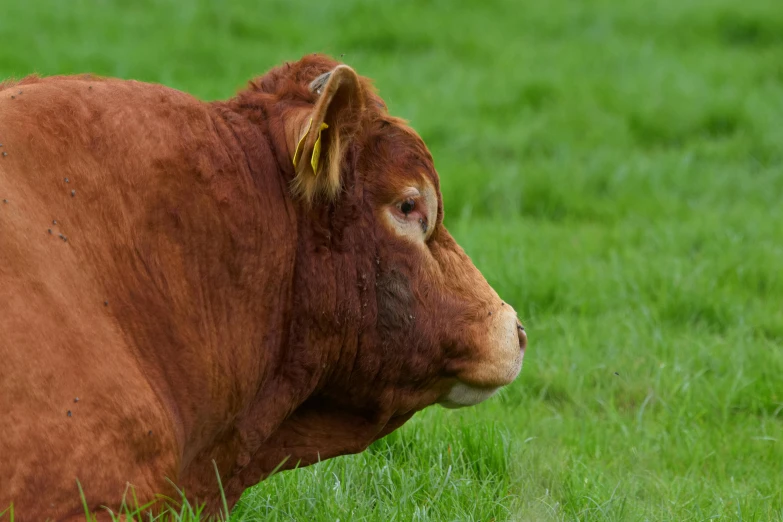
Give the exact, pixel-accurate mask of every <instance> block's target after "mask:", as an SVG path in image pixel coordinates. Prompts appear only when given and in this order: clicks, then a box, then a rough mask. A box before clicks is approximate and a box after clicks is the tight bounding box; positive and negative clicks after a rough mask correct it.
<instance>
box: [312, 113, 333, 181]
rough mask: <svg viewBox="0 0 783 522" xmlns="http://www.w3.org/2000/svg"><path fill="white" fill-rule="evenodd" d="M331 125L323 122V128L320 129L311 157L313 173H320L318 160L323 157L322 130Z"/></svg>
mask: <svg viewBox="0 0 783 522" xmlns="http://www.w3.org/2000/svg"><path fill="white" fill-rule="evenodd" d="M328 128H329V126H328V125H327V124H325V123H321V128H320V129H318V138H317V139H316V140H315V145H313V156H312V157H311V158H310V166H312V167H313V173H314V174H315V175H316V176H317V175H318V161H319V160H320V159H321V131H323V130H324V129H328Z"/></svg>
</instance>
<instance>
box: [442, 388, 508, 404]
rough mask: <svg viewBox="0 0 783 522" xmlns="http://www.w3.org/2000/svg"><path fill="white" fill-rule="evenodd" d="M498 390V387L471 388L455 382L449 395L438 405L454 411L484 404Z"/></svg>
mask: <svg viewBox="0 0 783 522" xmlns="http://www.w3.org/2000/svg"><path fill="white" fill-rule="evenodd" d="M499 389H500V387H499V386H495V387H492V388H481V387H478V386H471V385H470V384H465V383H463V382H457V383H456V384H454V386H452V387H451V390H449V393H448V394H447V395H446V397H444V398H443V399H441V400H440V401H439V402H438V404H440V405H441V406H443V407H444V408H449V409H456V408H465V407H466V406H474V405H476V404H478V403H480V402H484V401H485V400H487V399H489V398H490V397H492V396H493V395H495V393H497V391H498V390H499Z"/></svg>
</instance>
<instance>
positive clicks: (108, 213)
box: [0, 55, 526, 521]
mask: <svg viewBox="0 0 783 522" xmlns="http://www.w3.org/2000/svg"><path fill="white" fill-rule="evenodd" d="M325 73H326V74H325ZM17 89H18V90H20V91H24V93H23V94H21V95H18V96H19V98H18V99H16V98H15V99H14V100H13V102H14V103H11V100H10V99H9V94H10V93H11V92H12V91H16V90H17ZM63 114H66V115H68V116H67V117H63V116H60V115H63ZM310 120H312V121H313V122H314V123H313V124H311V123H310ZM321 122H323V123H326V124H327V127H324V129H325V130H323V131H322V134H321V135H320V138H319V135H318V134H317V129H318V128H319V127H318V124H320V123H321ZM313 129H316V130H313ZM316 141H319V142H320V146H321V149H320V153H317V151H318V147H317V146H316V145H315V142H316ZM0 142H3V143H4V150H5V151H7V152H8V153H9V155H8V156H7V157H4V158H2V159H3V161H2V162H0V192H3V194H4V195H5V194H7V195H8V196H7V197H8V199H9V201H10V203H9V204H7V205H6V208H4V209H0V210H3V211H5V212H4V213H5V214H6V216H5V221H3V220H0V234H2V235H3V237H6V238H9V239H8V241H7V242H6V243H4V244H3V245H0V277H2V278H3V279H2V280H3V281H4V284H3V286H2V288H0V302H3V303H6V304H7V306H8V308H7V310H3V313H2V314H0V335H2V337H3V338H4V339H5V343H4V344H3V345H2V347H0V359H2V360H3V361H4V365H3V367H2V369H0V407H1V408H0V410H2V411H6V412H8V413H7V421H8V422H5V423H4V425H3V427H2V428H0V454H2V455H4V456H5V455H10V456H11V459H10V465H9V466H8V468H7V469H9V470H10V474H8V473H5V474H4V475H2V476H0V509H2V508H3V504H8V503H10V502H12V501H13V502H14V503H15V506H16V513H17V520H23V521H24V520H37V519H40V518H43V517H47V516H48V517H51V518H54V519H67V518H69V517H76V518H78V517H79V516H80V512H81V507H80V501H79V496H78V490H77V489H76V487H75V480H76V479H77V478H78V479H79V480H80V481H81V484H82V486H83V487H84V491H85V496H86V498H87V501H88V504H89V506H90V507H91V508H92V509H97V508H99V507H100V506H108V507H111V508H114V509H116V508H117V506H118V505H119V503H120V501H121V498H122V494H123V492H124V490H125V487H126V483H127V482H130V483H131V484H132V485H133V486H134V488H135V491H136V495H137V497H138V498H139V500H140V501H145V500H148V499H152V498H154V495H156V494H168V495H174V494H175V492H174V491H173V490H172V488H171V486H170V485H169V483H168V482H167V481H166V479H167V478H168V479H170V480H171V481H172V482H173V483H175V484H177V485H178V486H179V487H181V488H183V489H184V490H185V492H186V494H187V495H188V497H189V498H190V499H191V502H195V503H200V502H205V503H206V504H207V510H208V511H211V512H215V511H217V510H218V509H219V507H220V496H219V491H218V489H217V480H216V476H215V468H217V470H218V472H219V474H220V478H221V482H222V484H223V486H224V488H225V494H226V497H227V500H228V502H229V505H230V506H231V505H233V504H234V503H235V502H236V501H237V500H238V498H239V496H240V495H241V494H242V492H243V491H244V489H245V488H247V487H249V486H251V485H254V484H256V483H257V482H258V481H259V480H262V479H263V478H264V477H265V476H267V475H268V474H269V473H270V472H272V471H273V470H274V469H275V468H277V467H278V466H279V465H280V464H281V462H282V463H283V464H282V466H281V469H289V468H292V467H294V466H296V465H297V464H299V465H306V464H310V463H313V462H316V461H318V460H319V459H321V460H323V459H326V458H331V457H334V456H338V455H344V454H348V453H355V452H358V451H362V450H363V449H365V448H366V447H367V446H368V445H369V444H370V443H371V442H373V441H374V440H377V439H378V438H380V437H383V436H384V435H386V434H388V433H389V432H391V431H393V430H394V429H396V428H398V427H399V426H401V425H402V424H403V423H404V422H405V421H406V420H408V419H409V418H410V417H411V416H412V415H413V414H414V413H415V412H416V411H418V410H420V409H422V408H424V407H426V406H428V405H431V404H434V403H438V402H440V403H442V404H444V405H445V406H449V407H458V406H468V405H472V404H475V403H478V402H480V401H481V400H484V399H485V398H487V397H489V396H490V395H492V393H494V392H495V391H496V390H497V389H498V388H500V387H502V386H504V385H506V384H508V383H510V382H511V381H512V380H513V379H514V378H515V377H516V375H517V373H518V372H519V370H520V367H521V361H522V353H523V351H524V347H525V341H526V338H525V334H524V330H523V329H522V327H521V325H519V323H518V321H517V318H516V313H515V312H514V310H513V309H512V308H511V306H509V305H508V304H505V303H504V302H503V301H501V299H500V298H499V296H498V295H497V294H496V293H495V292H494V290H492V288H491V287H490V286H489V285H488V284H487V282H486V281H485V280H484V278H483V277H482V276H481V274H480V273H479V272H478V270H477V269H476V268H475V266H474V265H473V264H472V263H471V261H470V260H469V259H468V257H467V256H466V255H465V253H464V252H463V251H462V249H461V248H460V247H459V246H458V245H457V244H456V242H455V241H454V240H453V238H452V237H451V236H450V235H449V233H448V231H447V230H446V228H445V227H444V226H443V202H442V200H441V195H440V190H439V182H438V176H437V174H436V171H435V168H434V165H433V160H432V157H431V156H430V154H429V152H428V151H427V148H426V146H425V145H424V143H423V142H422V141H421V139H420V138H419V137H418V136H417V135H416V134H415V132H414V131H412V130H411V129H410V128H409V127H408V126H407V125H406V124H405V123H404V122H402V121H401V120H398V119H396V118H393V117H391V116H390V115H389V114H388V113H387V110H386V108H385V105H384V104H383V102H382V100H381V99H380V98H379V97H378V96H377V95H376V94H375V93H374V92H373V90H372V88H371V86H370V84H369V82H368V81H367V80H366V79H363V78H360V77H358V76H356V74H355V73H354V72H353V71H352V70H351V69H349V68H347V67H345V66H340V65H339V64H338V63H337V62H335V61H333V60H331V59H329V58H326V57H323V56H315V55H314V56H308V57H305V58H304V59H302V60H301V61H299V62H296V63H292V64H286V65H284V66H282V67H279V68H276V69H273V70H272V71H270V72H269V73H267V74H266V75H265V76H263V77H261V78H259V79H257V80H255V81H253V82H251V84H250V86H249V87H248V89H246V90H244V91H242V92H241V93H239V94H238V95H237V96H236V97H235V98H233V99H231V100H229V101H226V102H215V103H211V104H205V103H202V102H199V101H197V100H195V99H192V98H190V97H189V96H187V95H185V94H182V93H178V92H176V91H172V90H170V89H167V88H165V87H162V86H154V85H146V84H140V83H134V82H122V81H118V80H98V79H95V78H86V77H78V78H77V77H73V78H48V79H36V78H31V79H27V80H23V81H22V82H20V83H15V84H8V83H7V84H4V85H3V84H0ZM299 155H301V157H300V156H299ZM297 158H299V159H298V161H297V162H296V165H294V161H293V160H296V159H297ZM311 158H315V160H313V159H311ZM316 160H319V161H316ZM64 177H69V183H68V185H67V186H65V185H63V179H64ZM71 187H73V189H78V193H77V194H75V195H71V196H70V197H68V192H69V191H70V190H71ZM8 205H10V206H8ZM52 217H59V219H60V220H61V222H60V223H58V225H54V226H53V225H48V226H52V227H53V228H55V230H54V233H53V234H51V235H47V234H46V233H45V230H46V228H47V223H49V222H50V221H51V219H52ZM58 227H59V228H58ZM65 228H67V231H66V232H65V234H64V235H65V236H67V239H68V241H64V240H62V239H61V238H59V237H57V236H58V234H59V233H61V232H60V230H62V229H65ZM31 390H32V391H31ZM77 396H78V397H80V401H79V402H75V397H77ZM66 410H68V412H69V413H68V414H67V415H66V413H65V411H66ZM71 410H73V411H71ZM41 470H47V472H45V473H44V472H42V471H41Z"/></svg>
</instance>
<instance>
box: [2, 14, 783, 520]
mask: <svg viewBox="0 0 783 522" xmlns="http://www.w3.org/2000/svg"><path fill="white" fill-rule="evenodd" d="M315 51H319V52H327V53H330V54H332V55H335V56H339V55H340V54H342V53H345V57H344V60H345V61H346V62H347V63H349V64H350V65H352V66H353V67H355V68H356V69H357V70H358V71H359V72H360V73H361V74H364V75H367V76H370V77H372V78H374V79H375V81H376V85H377V86H378V87H379V89H380V91H381V94H382V95H383V96H384V97H385V99H386V101H387V102H388V104H389V106H390V109H391V111H392V112H393V113H395V114H397V115H399V116H402V117H405V118H407V119H409V120H410V121H411V123H412V125H413V126H414V127H415V128H416V129H417V130H418V131H419V132H420V133H421V134H422V136H423V137H424V139H425V141H427V143H428V144H429V146H430V148H431V150H432V153H433V155H434V157H435V160H436V165H437V167H438V169H439V172H440V175H441V179H442V184H443V194H444V198H445V203H446V212H447V217H446V222H447V226H449V228H450V229H451V231H452V232H453V233H454V235H455V236H456V238H457V239H458V240H459V241H460V243H461V244H462V245H463V246H464V247H465V249H466V250H467V251H468V253H469V254H470V255H471V256H472V258H473V259H474V261H475V262H476V264H477V265H478V266H479V268H480V269H481V270H482V271H483V272H484V274H485V275H486V276H487V278H488V279H489V280H490V282H491V283H492V284H493V285H494V286H495V287H496V288H497V289H498V291H499V293H500V294H501V295H502V296H503V297H504V298H505V299H506V300H507V301H509V302H510V303H512V304H513V305H514V306H515V307H516V309H517V310H518V311H519V312H520V315H521V316H522V318H523V321H524V323H525V324H526V326H527V329H528V332H529V336H530V347H529V350H528V352H527V355H526V360H525V368H524V370H523V372H522V375H521V377H520V379H519V380H518V381H517V382H516V383H514V384H513V385H512V386H511V387H510V388H509V389H508V390H506V391H505V392H504V393H503V394H501V396H500V397H498V398H495V399H492V400H491V401H489V402H488V403H485V404H483V405H481V406H478V407H476V408H471V409H465V410H460V411H446V410H444V409H440V408H433V409H430V410H426V411H424V412H422V413H421V414H419V415H417V416H416V417H415V418H414V419H413V420H412V421H411V422H410V423H409V424H407V425H406V426H405V427H403V428H402V429H401V430H399V431H398V432H396V433H394V434H392V435H391V436H389V437H387V438H386V439H384V440H382V441H379V442H377V443H375V444H374V445H373V446H372V447H371V448H370V450H368V451H367V452H365V453H363V454H360V455H356V456H350V457H342V458H339V459H336V460H332V461H327V462H324V463H322V464H320V465H317V466H313V467H310V468H305V469H301V470H297V471H294V472H286V473H283V474H280V475H278V476H275V477H273V478H272V479H270V480H268V481H266V482H264V483H262V484H260V485H259V486H257V487H255V488H253V489H251V490H249V491H247V492H246V494H245V496H244V497H243V500H242V502H241V503H240V505H239V506H238V507H237V508H236V509H235V511H234V514H233V515H232V520H271V521H278V520H279V521H284V520H286V521H288V520H300V521H310V520H312V521H327V520H328V521H335V520H340V521H353V520H357V521H358V520H369V521H391V520H395V521H409V520H438V521H440V520H444V521H463V520H477V521H478V520H480V521H488V520H496V521H500V520H521V521H524V520H530V521H537V520H650V521H659V520H675V521H691V520H692V521H698V520H710V519H718V520H743V521H748V520H757V521H767V520H783V487H782V485H783V350H782V349H781V343H783V205H782V204H781V198H782V197H783V5H781V3H780V0H744V1H743V2H737V1H736V0H660V1H658V2H648V1H643V0H583V1H577V0H572V1H568V0H550V1H548V2H536V1H533V0H524V1H522V0H506V1H503V0H483V1H481V2H469V1H447V0H442V1H437V0H431V1H416V2H414V1H393V0H389V1H387V2H378V3H369V2H363V1H358V0H352V1H347V0H342V1H339V2H338V1H336V0H335V1H333V2H331V1H320V2H318V1H308V2H303V1H296V2H289V1H275V2H254V1H251V0H246V1H244V2H232V3H231V5H230V6H228V5H224V3H223V2H218V1H214V2H208V1H200V2H184V1H183V2H174V1H166V0H161V1H157V2H153V1H137V2H131V1H116V2H110V1H98V0H94V1H81V0H71V1H69V2H62V1H60V0H36V1H35V2H24V1H17V2H11V1H10V0H5V1H3V3H2V8H0V77H6V76H21V75H25V74H27V73H31V72H39V73H43V74H53V73H70V72H95V73H99V74H106V75H116V76H121V77H126V78H136V79H141V80H148V81H155V82H163V83H166V84H168V85H171V86H173V87H177V88H180V89H183V90H187V91H189V92H192V93H194V94H196V95H198V96H200V97H203V98H205V99H215V98H224V97H228V96H230V95H231V94H232V93H233V92H234V91H235V90H236V89H237V88H239V87H241V86H242V85H243V84H244V82H245V81H246V80H247V79H249V78H250V77H252V76H254V75H256V74H259V73H262V72H263V71H265V70H266V69H268V68H269V67H271V66H273V65H275V64H277V63H280V62H282V61H284V60H293V59H297V58H299V57H300V56H301V55H302V54H306V53H309V52H315Z"/></svg>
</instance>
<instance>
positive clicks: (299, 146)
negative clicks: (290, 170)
mask: <svg viewBox="0 0 783 522" xmlns="http://www.w3.org/2000/svg"><path fill="white" fill-rule="evenodd" d="M312 126H313V119H312V118H310V122H309V123H308V124H307V130H306V131H304V134H302V137H301V138H299V143H298V144H297V145H296V152H294V168H296V164H297V163H299V157H300V156H301V155H302V151H303V150H304V140H305V138H306V137H307V135H308V134H310V127H312Z"/></svg>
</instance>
